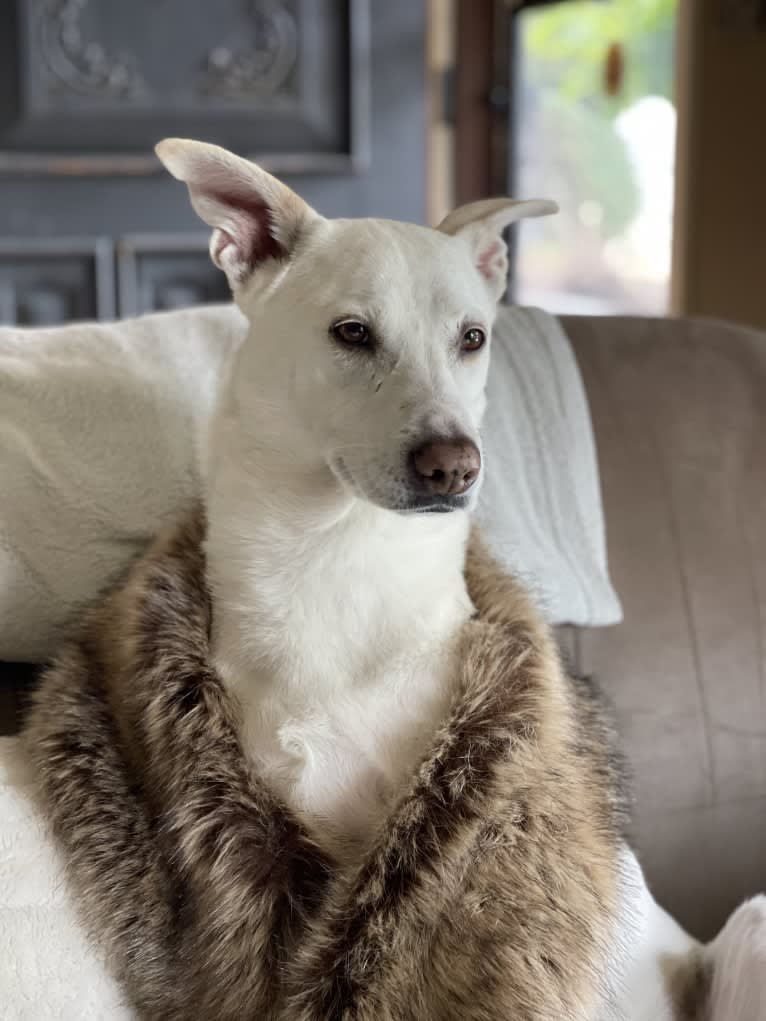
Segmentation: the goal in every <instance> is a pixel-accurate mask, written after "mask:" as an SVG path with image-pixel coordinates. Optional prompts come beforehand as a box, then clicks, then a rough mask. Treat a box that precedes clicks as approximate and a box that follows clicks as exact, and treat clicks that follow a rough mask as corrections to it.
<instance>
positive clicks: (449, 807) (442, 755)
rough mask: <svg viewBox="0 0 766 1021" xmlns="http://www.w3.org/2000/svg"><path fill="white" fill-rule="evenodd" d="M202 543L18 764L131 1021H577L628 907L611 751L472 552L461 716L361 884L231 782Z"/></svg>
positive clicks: (195, 524)
mask: <svg viewBox="0 0 766 1021" xmlns="http://www.w3.org/2000/svg"><path fill="white" fill-rule="evenodd" d="M203 538H204V520H203V516H202V514H201V512H199V511H197V512H195V513H194V514H193V515H192V516H191V517H190V518H189V519H188V520H187V521H186V522H185V523H184V524H183V525H182V526H180V527H178V528H176V529H175V530H174V531H173V532H172V533H170V534H169V535H168V536H166V537H164V538H162V539H160V540H158V542H157V543H156V544H155V546H154V548H153V549H152V550H151V551H150V552H149V553H148V554H147V556H146V557H145V558H144V559H143V560H142V561H141V562H140V563H139V564H138V565H137V566H136V568H135V569H134V571H133V572H132V574H131V576H130V579H129V580H128V582H127V584H126V585H125V587H124V588H123V589H121V590H120V591H119V592H117V593H116V594H115V595H114V596H112V597H111V598H110V599H109V600H108V601H107V602H106V603H105V605H104V606H103V607H102V608H100V609H99V610H97V611H95V612H94V613H93V614H92V615H91V616H90V618H89V620H88V621H87V623H86V626H85V628H84V631H83V634H82V636H81V637H80V639H79V640H77V641H75V642H73V643H71V644H70V645H69V646H68V647H67V648H66V649H65V651H64V652H63V653H62V654H61V656H60V657H59V658H58V660H57V661H56V663H55V664H54V665H53V667H52V668H51V669H50V670H49V671H48V672H47V674H46V676H45V678H44V679H43V682H42V684H41V686H40V688H39V690H38V692H37V694H36V696H35V699H34V705H33V709H32V713H31V717H30V720H29V723H28V726H27V729H26V735H25V736H26V741H27V745H28V747H29V749H30V751H31V754H32V756H33V758H34V760H35V764H36V767H37V772H38V775H39V780H40V794H41V798H42V800H43V803H44V806H45V811H46V814H47V816H48V817H49V819H50V820H51V824H52V828H53V831H54V834H55V836H56V839H57V840H58V842H59V844H60V846H61V847H62V848H63V851H64V854H65V857H66V861H67V864H68V871H69V877H70V880H71V883H72V885H73V887H74V889H75V890H76V892H77V894H78V897H79V901H80V903H81V905H82V909H83V912H84V918H85V921H86V924H87V925H88V928H89V930H90V931H91V932H92V933H93V935H94V937H95V938H96V939H98V940H99V941H100V943H101V944H102V945H104V946H105V947H106V949H107V951H108V953H109V956H110V959H111V961H112V964H113V967H114V969H115V971H116V973H117V975H118V976H119V977H120V979H121V980H122V982H123V983H124V986H125V988H126V990H127V992H128V994H129V996H130V998H131V1001H132V1002H133V1004H134V1005H135V1007H136V1009H137V1011H138V1012H139V1014H140V1015H141V1016H142V1017H145V1018H152V1019H158V1021H159V1019H160V1018H161V1019H163V1021H181V1019H188V1018H195V1019H197V1021H213V1019H215V1021H227V1019H232V1021H234V1019H237V1021H244V1019H253V1021H255V1019H264V1021H266V1019H268V1021H288V1019H290V1021H320V1019H321V1021H341V1019H344V1021H351V1019H354V1021H394V1019H396V1021H407V1019H411V1021H437V1019H438V1021H450V1019H454V1021H458V1019H460V1021H489V1019H495V1018H500V1017H503V1018H513V1019H514V1021H525V1019H528V1021H566V1019H584V1018H590V1017H593V1016H594V1015H595V1014H596V1013H597V1010H598V1007H599V1004H600V1003H601V1002H602V1000H603V997H604V996H605V988H604V987H605V982H604V973H605V971H606V969H607V964H608V954H609V946H610V943H611V941H612V939H613V938H614V933H615V929H616V925H617V916H618V913H619V910H620V902H621V898H622V888H621V873H620V859H621V849H622V824H623V816H622V809H623V805H622V795H621V779H620V771H619V768H618V763H617V762H616V760H615V759H614V758H613V754H612V749H613V746H614V745H613V739H612V735H611V732H610V730H609V727H608V724H607V723H605V718H604V715H603V712H602V709H601V706H600V703H599V700H598V699H597V698H596V697H594V696H593V693H592V691H591V690H590V689H589V688H588V686H587V685H586V684H584V683H583V682H573V681H570V680H569V679H568V678H566V677H565V676H564V675H563V673H562V671H561V668H560V665H559V662H558V658H557V656H556V653H555V650H554V646H553V644H552V641H551V638H550V636H549V634H548V632H547V630H546V629H545V627H544V626H543V625H542V624H541V622H540V620H539V618H538V616H537V614H536V613H535V611H534V610H533V609H532V607H531V606H530V604H529V602H528V601H527V599H526V597H525V596H524V594H523V593H522V592H521V591H520V590H519V589H518V588H517V586H516V585H515V584H514V583H513V581H511V580H510V579H509V578H507V577H506V576H504V575H503V574H502V572H501V571H499V570H498V568H497V567H496V565H495V564H494V563H493V561H492V560H491V559H490V558H489V557H488V556H487V554H486V553H485V552H484V550H483V549H482V548H481V546H480V544H479V543H478V542H477V541H475V540H474V541H473V543H472V546H471V549H470V551H469V556H468V563H467V569H466V575H467V580H468V585H469V590H470V593H471V596H472V598H473V600H474V603H475V605H476V607H477V610H478V615H477V618H476V619H475V620H473V621H471V622H470V623H469V624H468V625H467V626H466V627H465V630H464V634H463V639H462V641H463V644H462V655H461V658H460V661H461V668H460V669H461V677H460V682H461V683H460V689H459V690H460V695H459V696H458V698H457V700H456V702H455V705H454V707H453V710H452V713H451V716H450V718H449V720H448V721H447V723H446V724H445V725H444V726H443V728H442V729H441V730H440V732H439V733H438V734H437V735H436V736H435V738H434V741H433V744H432V746H431V749H430V751H429V752H428V753H427V755H426V756H425V757H424V760H423V762H422V765H421V767H420V769H419V770H418V772H417V774H416V775H415V776H414V777H413V779H412V782H411V785H410V788H409V790H408V791H407V793H406V794H405V795H404V796H403V797H402V798H401V800H400V802H399V804H398V805H397V807H396V808H395V810H394V811H393V813H392V815H391V817H390V818H389V819H388V821H387V822H386V824H385V825H384V827H383V829H382V831H381V832H380V833H379V835H378V838H377V840H376V841H375V843H374V846H373V847H372V848H370V849H369V852H368V853H367V854H366V857H365V858H364V860H363V862H362V863H361V865H359V866H358V867H354V868H352V867H350V866H341V865H339V864H337V863H336V862H334V861H333V860H332V858H331V856H330V855H329V854H328V853H326V852H325V851H324V850H323V848H322V837H321V834H319V833H317V834H312V833H309V832H308V831H307V830H306V829H305V827H304V826H302V825H301V824H300V823H299V822H298V821H297V820H296V819H295V818H294V817H293V816H292V815H291V813H290V811H289V810H288V809H287V808H286V807H285V806H284V805H283V804H281V803H280V802H279V801H278V800H277V799H276V798H275V796H274V795H273V794H272V793H271V791H270V790H269V789H268V788H267V787H266V785H265V784H264V783H263V782H262V780H261V779H260V778H259V777H258V776H257V775H255V774H254V773H253V772H252V771H251V770H250V769H249V767H248V766H247V764H246V761H245V758H244V756H243V754H242V752H241V749H240V745H239V741H238V738H237V707H236V704H235V703H234V702H233V700H232V699H231V698H230V696H229V695H228V694H227V692H226V691H225V690H224V688H223V687H222V685H221V683H220V681H219V679H218V677H217V676H216V674H215V672H214V671H213V669H212V667H211V665H210V662H209V648H208V638H209V626H210V615H211V607H210V599H209V595H208V592H207V589H206V586H205V582H204V557H203V552H202V540H203Z"/></svg>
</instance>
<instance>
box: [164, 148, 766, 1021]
mask: <svg viewBox="0 0 766 1021" xmlns="http://www.w3.org/2000/svg"><path fill="white" fill-rule="evenodd" d="M157 151H158V154H159V156H160V158H161V159H162V161H163V162H164V163H165V165H166V166H167V167H168V169H169V170H170V171H171V173H173V174H174V175H175V176H176V177H177V178H179V179H181V180H183V181H185V182H186V184H187V185H188V187H189V191H190V194H191V200H192V203H193V205H194V208H195V209H196V210H197V212H198V214H199V215H200V216H201V218H202V219H203V220H204V221H205V222H206V223H207V224H209V226H210V227H212V230H213V233H212V238H211V242H210V251H211V255H212V258H213V260H214V262H215V263H216V265H218V266H219V267H220V268H221V269H222V270H223V271H224V272H225V273H226V275H227V277H228V280H229V283H230V284H231V287H232V291H233V293H234V296H235V299H236V301H237V303H238V305H239V307H240V308H241V309H242V311H243V312H244V313H245V315H246V316H247V318H248V319H249V321H250V324H251V332H252V335H253V336H254V337H257V342H252V343H251V342H249V341H245V343H244V345H243V347H242V348H241V351H240V353H239V354H238V356H237V358H236V359H235V362H234V365H233V369H232V376H231V379H230V380H229V385H228V388H227V391H226V392H227V395H228V396H227V400H226V401H225V403H224V406H223V407H222V408H221V409H220V411H219V413H218V416H217V420H216V423H215V426H214V430H213V436H212V440H211V446H210V451H209V460H208V465H207V482H206V503H207V509H208V518H209V532H208V542H207V557H208V572H209V583H210V587H211V591H212V595H213V601H214V606H215V615H214V635H213V647H214V655H215V660H216V665H217V667H218V669H219V670H220V674H221V676H222V678H223V679H224V681H225V683H226V684H228V685H229V686H230V687H231V688H232V689H233V690H234V691H235V692H236V694H237V696H238V698H239V700H240V701H241V703H242V705H243V708H244V721H245V722H244V725H243V726H244V734H243V739H244V743H245V746H246V748H248V749H249V750H250V753H251V754H252V755H254V756H255V755H257V756H258V759H259V763H260V768H261V769H263V770H265V771H267V772H268V774H269V776H270V778H271V781H272V782H273V784H274V785H275V787H276V788H277V789H278V790H279V791H280V792H281V794H282V796H283V797H284V798H285V800H286V801H287V802H288V803H289V804H290V805H292V806H293V808H294V809H296V810H297V811H298V812H300V813H303V814H305V815H307V816H310V817H312V818H314V819H317V818H319V819H321V820H322V823H323V826H324V827H325V830H326V831H327V832H330V833H334V834H335V836H336V838H337V842H338V847H339V848H340V847H342V848H343V849H344V850H345V851H348V849H349V846H351V848H352V849H353V847H354V845H355V844H360V843H363V842H364V841H365V840H366V839H367V838H368V837H369V834H370V832H371V830H372V829H373V827H374V826H375V824H376V823H377V822H378V821H380V819H381V817H382V816H383V815H384V813H385V812H386V809H387V807H388V805H389V803H390V799H391V797H392V796H393V794H394V793H395V792H396V790H397V787H398V785H399V783H400V781H401V780H402V778H403V777H404V776H405V775H406V774H408V773H410V772H411V771H412V769H413V768H414V766H415V764H416V762H417V760H418V758H419V756H420V755H421V754H422V752H423V749H424V747H425V746H426V744H427V742H428V739H429V737H430V736H431V735H432V734H433V732H434V730H435V728H436V727H437V725H438V722H439V721H440V720H441V719H442V718H443V717H444V715H445V713H446V709H447V706H448V704H449V702H450V699H451V696H452V694H453V693H452V691H451V690H450V688H449V685H448V683H447V680H446V679H447V678H449V677H452V676H456V671H455V670H454V669H453V668H452V659H453V656H454V655H455V638H456V635H457V633H458V631H459V629H460V626H461V625H462V624H463V623H464V622H465V621H466V620H467V619H468V618H469V616H470V615H471V613H472V606H471V602H470V600H469V597H468V594H467V591H466V587H465V583H464V580H463V574H462V565H463V561H464V553H465V546H466V540H467V535H468V528H469V512H470V510H471V508H472V507H473V505H474V503H475V500H476V495H477V492H478V490H479V486H480V484H481V475H482V457H481V439H480V432H479V428H480V423H481V419H482V413H483V411H484V403H485V398H484V387H485V381H486V377H487V369H488V363H489V339H490V333H491V329H492V323H493V319H494V316H495V304H496V302H497V300H498V298H499V296H500V295H501V293H502V291H503V289H504V286H505V277H506V269H507V254H506V248H505V244H504V242H503V240H502V236H501V234H502V231H503V229H504V228H505V227H506V226H508V224H510V223H512V222H513V221H515V220H518V219H520V218H521V217H524V216H537V215H541V214H545V213H550V212H553V211H555V206H554V204H553V203H551V202H547V201H543V200H535V201H530V202H512V201H510V200H508V199H495V200H488V201H483V202H477V203H474V204H472V205H469V206H466V207H463V208H461V209H458V210H457V211H456V212H454V213H452V214H451V215H450V216H448V217H447V219H446V220H445V221H444V223H442V224H441V226H440V228H439V229H438V230H430V229H426V228H423V227H416V226H412V225H406V224H402V223H393V222H385V221H381V220H333V221H328V220H326V219H324V218H323V217H321V216H320V215H318V214H317V213H316V212H315V211H314V210H312V209H311V208H310V207H309V206H307V205H306V204H305V203H304V202H303V201H302V200H301V199H300V198H299V197H298V196H297V195H295V194H294V193H293V192H292V191H291V190H290V189H288V188H287V187H286V186H284V185H283V184H281V183H280V182H279V181H277V180H276V179H274V178H273V177H271V176H270V175H269V174H267V173H265V172H264V171H263V170H261V169H260V168H258V167H257V166H255V165H253V164H251V163H249V162H247V161H245V160H242V159H239V158H237V157H236V156H233V155H232V154H231V153H228V152H226V151H224V150H222V149H219V148H217V147H215V146H210V145H204V144H201V143H197V142H191V141H183V140H177V139H173V140H166V141H165V142H162V143H161V144H160V145H159V146H158V149H157ZM274 255H278V256H280V258H279V259H274V258H271V256H274ZM349 842H350V843H349ZM626 856H627V857H628V858H629V860H630V862H631V868H632V871H633V874H634V876H635V882H636V889H635V898H632V899H631V901H630V903H629V904H627V905H626V912H625V938H624V941H623V942H624V943H625V944H626V947H627V950H626V955H627V958H628V968H627V971H628V975H627V980H626V983H625V994H624V1015H625V1017H627V1018H630V1019H639V1018H641V1019H646V1021H649V1019H652V1021H662V1019H671V1018H674V1017H680V1016H681V1015H680V1014H678V1013H676V1010H677V1009H680V1008H678V1007H677V1005H676V1006H675V1007H674V1004H673V995H672V988H671V987H672V974H673V972H674V965H673V964H672V962H676V964H677V963H678V962H685V961H688V960H690V959H692V958H694V957H696V956H700V955H701V956H703V957H704V955H712V957H713V959H714V963H715V969H714V982H713V990H712V992H711V993H710V995H708V996H707V997H706V1002H707V1007H706V1008H704V1009H705V1010H706V1011H707V1013H705V1014H704V1016H705V1017H710V1018H714V1019H715V1021H755V1019H756V1018H761V1017H766V1007H764V1006H762V1003H763V999H766V978H764V973H766V935H765V934H766V906H765V903H766V902H764V901H763V900H759V901H755V902H751V903H750V904H749V905H745V906H744V907H743V908H741V909H740V911H739V912H738V914H737V915H736V916H734V918H733V919H732V920H731V922H730V924H729V926H727V929H725V930H724V932H723V933H722V935H721V937H719V940H718V941H717V942H716V943H714V944H712V945H711V947H710V948H698V947H697V945H696V944H695V943H694V942H693V941H692V940H691V939H690V938H689V937H687V936H686V935H685V934H684V933H683V932H682V931H681V930H680V929H679V928H678V926H676V925H675V923H674V922H673V921H672V920H671V919H669V918H668V917H667V916H666V915H665V914H664V913H663V912H662V911H661V910H660V909H659V908H658V907H657V906H656V905H655V904H654V902H653V901H652V899H651V896H650V895H649V893H648V891H647V890H646V887H645V884H644V881H643V877H642V876H641V873H640V869H639V867H638V865H637V863H636V862H635V859H634V858H633V856H632V854H631V853H630V852H629V851H628V849H627V848H626ZM748 927H749V930H750V931H749V935H745V934H744V930H746V929H748ZM759 939H760V944H759V943H758V940H759ZM759 955H760V958H759ZM616 956H617V955H616ZM624 956H625V955H623V957H624ZM748 956H749V958H750V963H749V965H748V966H747V967H745V966H743V965H742V961H743V960H745V959H746V958H748ZM757 958H759V959H760V961H761V968H760V973H759V971H758V970H757V969H756V967H754V966H753V961H755V960H756V959H757ZM735 959H736V960H735ZM624 964H625V961H624V960H623V966H624ZM759 990H760V997H761V1000H760V1001H759ZM738 997H739V999H738ZM700 1016H703V1015H700Z"/></svg>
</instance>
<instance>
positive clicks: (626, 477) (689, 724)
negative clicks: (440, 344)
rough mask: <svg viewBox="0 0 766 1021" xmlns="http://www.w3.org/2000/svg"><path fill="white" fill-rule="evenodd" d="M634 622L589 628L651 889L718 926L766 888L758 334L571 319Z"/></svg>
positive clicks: (617, 576)
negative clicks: (630, 777)
mask: <svg viewBox="0 0 766 1021" xmlns="http://www.w3.org/2000/svg"><path fill="white" fill-rule="evenodd" d="M564 327H565V329H566V331H567V333H568V334H569V337H570V338H571V340H572V344H573V346H574V349H575V354H576V356H577V359H578V362H579V365H580V369H581V371H582V374H583V378H584V382H585V386H586V390H587V393H588V399H589V401H590V407H591V414H592V417H593V425H594V432H595V437H596V445H597V448H598V454H599V463H600V471H601V481H602V488H603V497H604V507H605V516H606V524H607V535H608V551H609V563H610V570H611V575H612V579H613V581H614V583H615V586H616V588H617V591H618V593H619V595H620V598H621V600H622V603H623V608H624V613H625V619H624V622H623V623H622V624H620V625H617V626H616V627H613V628H606V629H600V630H592V631H588V632H584V633H583V634H582V636H581V643H580V644H581V651H582V655H583V657H584V666H585V667H586V668H587V669H589V670H590V671H592V672H593V674H594V676H595V677H596V678H597V679H598V680H600V682H601V683H602V685H603V686H604V688H605V689H606V690H607V692H608V694H609V695H610V697H611V698H612V700H613V702H614V704H615V707H616V710H617V716H618V722H619V725H620V728H621V731H622V735H623V738H624V741H625V745H626V750H627V753H628V756H629V759H630V762H631V764H632V767H633V770H634V773H635V791H636V806H635V816H634V819H635V834H634V839H635V843H636V845H637V848H638V850H639V853H640V856H641V858H642V860H643V863H644V866H645V868H646V870H647V873H648V876H649V879H650V882H651V884H652V886H653V888H654V890H655V893H656V895H657V896H658V898H659V899H660V900H661V901H662V902H663V903H664V904H665V905H666V906H667V907H668V908H669V909H670V910H671V911H672V912H673V913H674V914H676V915H677V916H678V917H679V919H680V920H681V921H682V922H683V923H684V924H685V925H687V926H688V927H690V928H691V930H692V931H694V932H695V933H697V934H698V935H700V936H707V935H710V934H712V933H713V932H714V931H715V930H716V929H717V928H718V927H719V925H720V924H721V922H722V921H723V919H724V918H725V917H726V915H727V914H728V913H729V911H730V910H731V909H732V907H734V905H735V904H736V903H737V902H738V901H739V900H740V899H741V898H743V897H745V896H747V895H749V894H753V893H755V892H757V891H759V890H764V889H766V683H765V681H764V676H765V674H766V659H765V652H764V650H766V334H762V333H760V332H759V331H755V330H749V329H746V328H743V327H737V326H733V325H729V324H725V323H719V322H714V321H693V320H670V319H664V320H663V319H655V320H652V319H637V318H612V317H604V318H584V317H569V318H566V319H565V320H564Z"/></svg>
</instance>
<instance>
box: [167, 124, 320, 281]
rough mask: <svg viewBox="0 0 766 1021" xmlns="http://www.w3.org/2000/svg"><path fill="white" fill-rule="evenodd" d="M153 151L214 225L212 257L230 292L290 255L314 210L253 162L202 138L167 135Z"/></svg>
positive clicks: (200, 215)
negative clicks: (268, 263)
mask: <svg viewBox="0 0 766 1021" xmlns="http://www.w3.org/2000/svg"><path fill="white" fill-rule="evenodd" d="M155 152H156V153H157V155H158V156H159V158H160V159H161V160H162V162H163V163H164V164H165V166H166V167H167V169H168V170H169V171H170V173H171V174H172V175H173V177H177V178H178V180H179V181H184V182H185V183H186V185H187V186H188V188H189V196H190V198H191V203H192V205H193V206H194V209H195V211H196V212H197V214H198V216H199V217H200V219H202V220H204V221H205V223H206V224H208V225H209V226H210V227H212V228H213V233H212V235H211V237H210V257H211V258H212V260H213V262H214V263H215V264H216V266H218V267H219V268H220V269H222V270H223V271H224V273H225V274H226V276H227V277H228V280H229V284H230V286H231V288H232V290H236V288H237V287H238V286H239V285H240V284H242V283H243V282H244V281H245V280H246V279H247V278H248V277H249V276H250V274H251V273H252V272H253V270H255V269H256V268H257V267H258V265H259V264H260V263H262V262H264V261H265V260H267V259H272V258H277V259H286V258H289V256H290V254H291V252H292V250H293V249H294V248H295V244H296V242H297V240H298V238H299V237H300V235H301V232H302V231H303V229H304V228H305V227H306V226H307V225H308V224H309V223H310V222H311V220H312V219H316V218H318V215H319V214H318V213H315V212H314V210H313V209H312V208H311V207H310V206H309V205H307V204H306V203H305V202H304V201H303V199H302V198H300V197H299V196H298V195H296V194H295V192H294V191H291V189H290V188H288V187H287V185H285V184H282V182H281V181H278V180H277V179H276V177H272V176H271V174H268V173H267V172H266V171H265V170H261V168H260V167H259V166H256V164H255V163H250V162H249V160H245V159H242V158H241V157H239V156H235V155H234V153H231V152H228V151H227V150H226V149H221V148H220V146H217V145H208V144H207V143H206V142H193V141H190V140H188V139H185V138H166V139H165V140H164V141H163V142H160V143H159V145H158V146H157V147H156V149H155Z"/></svg>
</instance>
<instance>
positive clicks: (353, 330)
mask: <svg viewBox="0 0 766 1021" xmlns="http://www.w3.org/2000/svg"><path fill="white" fill-rule="evenodd" d="M330 333H332V335H333V337H335V339H336V340H337V341H340V343H341V344H347V345H348V346H349V347H364V346H365V345H366V344H369V343H370V331H369V328H368V327H367V326H365V325H364V323H360V322H357V321H356V319H347V320H346V321H345V322H343V323H335V324H334V325H333V326H331V327H330Z"/></svg>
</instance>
